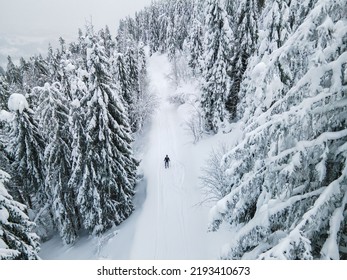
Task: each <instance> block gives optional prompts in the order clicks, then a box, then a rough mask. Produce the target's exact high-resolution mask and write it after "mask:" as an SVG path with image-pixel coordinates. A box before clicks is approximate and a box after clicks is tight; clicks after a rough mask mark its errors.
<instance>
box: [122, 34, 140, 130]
mask: <svg viewBox="0 0 347 280" xmlns="http://www.w3.org/2000/svg"><path fill="white" fill-rule="evenodd" d="M137 53H138V51H137V47H136V46H135V42H134V41H133V42H131V43H129V44H128V47H127V50H126V52H125V54H124V63H125V67H126V73H127V75H126V77H123V79H126V80H127V81H128V88H127V91H128V92H129V96H128V97H127V99H125V101H126V102H127V105H128V106H129V114H128V117H129V120H130V126H131V129H132V131H133V132H135V131H136V130H137V128H138V123H137V121H138V119H136V117H135V114H134V113H135V112H134V111H135V106H136V105H135V104H136V103H137V101H138V98H139V69H138V58H137ZM120 78H121V77H118V79H120ZM122 91H123V92H124V89H123V90H122Z"/></svg>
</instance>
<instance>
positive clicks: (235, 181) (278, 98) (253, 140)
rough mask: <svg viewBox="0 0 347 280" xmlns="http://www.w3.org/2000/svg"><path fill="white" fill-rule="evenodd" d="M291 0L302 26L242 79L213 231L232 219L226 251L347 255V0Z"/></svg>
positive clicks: (231, 255)
mask: <svg viewBox="0 0 347 280" xmlns="http://www.w3.org/2000/svg"><path fill="white" fill-rule="evenodd" d="M295 2H296V1H295ZM293 3H294V2H292V4H291V6H290V9H291V13H295V11H296V12H297V13H298V14H294V15H295V18H298V19H299V21H301V22H302V23H301V25H300V26H298V27H297V28H296V30H295V31H293V34H292V35H290V36H289V37H288V39H287V40H286V41H285V42H283V45H282V46H281V47H279V49H278V50H273V51H272V52H271V54H265V55H264V56H262V57H260V58H258V60H256V59H255V58H254V59H252V60H251V61H252V65H249V67H250V68H249V72H248V71H246V73H247V74H246V75H247V80H249V81H248V82H247V83H243V84H242V85H241V87H242V88H243V87H245V88H244V89H243V90H244V91H245V95H244V96H245V97H244V102H242V103H241V104H242V106H245V107H246V108H247V107H248V108H249V109H244V112H245V113H244V115H243V116H240V117H242V120H243V121H244V122H245V126H244V131H245V136H244V138H243V140H242V141H241V142H240V143H239V144H238V145H237V146H236V147H234V148H233V149H232V150H230V151H229V152H228V153H227V154H226V155H225V156H224V159H223V165H225V166H226V167H227V168H228V169H227V171H226V172H227V174H228V176H229V185H230V187H231V191H230V192H229V193H228V194H227V195H226V196H225V197H224V198H223V199H221V200H220V201H218V202H217V203H216V205H215V206H214V207H213V209H212V210H211V216H212V217H213V218H212V221H211V229H212V230H217V228H218V227H219V225H220V223H222V222H223V221H224V222H227V223H229V224H231V225H234V226H235V227H237V231H236V235H233V236H232V241H231V243H230V244H229V246H228V247H227V248H226V250H225V251H224V253H223V255H222V258H226V259H240V258H243V259H255V258H258V259H339V258H341V259H346V257H347V254H346V228H347V226H346V220H347V219H346V207H347V188H346V186H347V170H346V168H347V145H346V141H347V129H346V127H347V125H346V115H347V114H346V112H347V103H346V91H347V63H346V61H347V45H346V38H347V27H346V24H345V22H346V20H347V17H346V13H345V11H346V10H347V4H346V2H345V1H343V0H339V1H332V0H326V1H310V2H309V3H308V2H305V7H304V8H300V9H296V8H298V6H296V5H294V4H295V3H294V4H293ZM267 4H268V5H273V2H268V3H267ZM293 5H294V6H293ZM302 10H305V11H307V13H306V14H307V16H306V17H305V19H302V18H301V16H300V15H301V12H302ZM265 11H268V12H270V13H272V12H271V8H269V7H267V8H265ZM263 18H268V19H270V20H272V19H271V16H268V17H267V16H263ZM264 26H268V23H265V24H264ZM263 40H268V37H266V38H263ZM276 40H277V38H276V37H273V42H272V44H271V43H270V44H268V43H267V44H266V45H267V46H273V45H274V44H273V43H276ZM255 61H257V62H258V63H256V64H253V62H254V63H255ZM279 65H281V67H279ZM284 65H286V67H285V68H284ZM284 73H285V74H286V76H287V80H286V83H284V82H283V80H281V75H283V74H284ZM253 84H258V86H259V87H258V88H259V90H258V91H257V92H255V93H254V91H253V89H254V87H253V86H250V85H253ZM262 104H264V106H263V107H261V108H257V107H258V106H259V107H260V106H261V105H262Z"/></svg>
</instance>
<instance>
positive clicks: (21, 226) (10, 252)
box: [0, 169, 39, 260]
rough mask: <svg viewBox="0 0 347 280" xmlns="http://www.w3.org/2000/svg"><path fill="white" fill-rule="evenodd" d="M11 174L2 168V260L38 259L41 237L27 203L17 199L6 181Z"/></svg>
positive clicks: (0, 191)
mask: <svg viewBox="0 0 347 280" xmlns="http://www.w3.org/2000/svg"><path fill="white" fill-rule="evenodd" d="M9 179H10V176H9V175H8V174H7V173H6V172H4V171H2V170H1V169H0V260H37V259H38V258H39V257H38V251H39V238H38V236H37V235H36V234H35V233H33V232H32V229H33V226H34V223H32V222H30V221H29V218H28V216H27V215H26V214H25V212H26V207H25V205H23V204H21V203H19V202H17V201H15V200H14V199H13V198H12V196H11V195H10V194H9V193H8V192H7V190H6V188H5V183H7V182H8V181H9Z"/></svg>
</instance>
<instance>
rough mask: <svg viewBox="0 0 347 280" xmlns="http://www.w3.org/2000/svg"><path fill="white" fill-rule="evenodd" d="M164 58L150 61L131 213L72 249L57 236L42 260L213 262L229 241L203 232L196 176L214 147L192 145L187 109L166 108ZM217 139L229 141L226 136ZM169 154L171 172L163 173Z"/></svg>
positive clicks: (167, 91) (167, 67) (44, 248)
mask: <svg viewBox="0 0 347 280" xmlns="http://www.w3.org/2000/svg"><path fill="white" fill-rule="evenodd" d="M169 73H170V64H169V62H168V60H167V57H166V56H165V55H157V54H154V55H153V56H152V57H151V58H150V59H149V64H148V74H149V78H150V81H151V89H152V90H153V91H154V92H155V93H156V94H157V96H158V98H159V106H158V108H157V110H156V112H155V114H154V115H153V117H152V122H151V125H150V127H149V130H148V132H147V133H148V134H147V135H146V136H144V138H143V139H144V141H145V142H144V143H145V146H144V148H143V151H142V153H143V156H142V161H141V166H140V168H141V169H142V170H143V174H144V178H143V180H142V181H141V182H140V183H139V185H138V186H137V189H136V195H135V197H134V204H135V211H134V213H133V214H132V215H131V216H130V217H129V218H128V219H127V220H126V221H124V222H123V223H122V224H121V225H119V226H118V227H114V228H112V229H110V230H109V231H107V232H106V233H105V234H104V235H102V236H101V237H89V236H88V235H84V236H82V237H80V238H79V240H78V241H77V243H76V244H74V245H73V246H64V245H63V244H62V241H61V239H60V238H59V237H58V236H56V237H54V238H53V239H51V240H49V241H48V242H45V243H43V244H42V250H41V254H40V256H41V257H42V258H43V259H114V260H116V259H129V260H132V259H137V260H165V259H178V260H185V259H187V260H188V259H218V258H219V255H220V249H221V247H222V245H224V244H225V243H226V242H227V241H228V238H229V236H230V232H228V231H222V230H220V231H218V232H216V233H208V232H207V223H208V221H207V220H208V212H209V207H208V206H205V207H202V206H196V204H198V203H199V202H200V201H202V199H203V198H202V196H201V191H200V190H199V188H198V185H199V182H198V176H199V175H200V169H199V168H201V165H202V163H203V162H204V161H205V160H206V155H208V153H209V150H210V149H211V147H212V146H213V145H214V144H215V141H216V140H214V139H209V140H206V141H201V142H200V143H199V145H193V144H192V139H191V136H190V135H188V134H187V131H186V129H185V128H184V125H183V123H184V120H185V119H186V118H187V116H189V115H190V113H189V106H188V105H187V106H186V107H184V106H180V107H178V106H177V105H174V104H171V103H170V102H169V101H168V97H169V95H170V94H171V93H173V92H174V89H172V88H171V87H170V82H169V79H168V75H169ZM222 137H226V138H221V139H217V140H226V139H228V141H230V135H226V136H222ZM166 154H167V155H169V157H170V159H171V161H170V168H168V169H165V168H164V157H165V155H166Z"/></svg>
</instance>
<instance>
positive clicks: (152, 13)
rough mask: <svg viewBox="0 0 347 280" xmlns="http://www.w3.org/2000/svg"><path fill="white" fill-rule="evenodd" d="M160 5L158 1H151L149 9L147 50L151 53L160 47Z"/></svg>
mask: <svg viewBox="0 0 347 280" xmlns="http://www.w3.org/2000/svg"><path fill="white" fill-rule="evenodd" d="M160 18H161V15H160V7H159V3H158V2H152V4H151V6H150V9H149V23H150V27H149V30H148V33H149V34H148V36H149V50H150V54H153V53H155V52H157V51H158V50H159V47H160V22H159V20H160Z"/></svg>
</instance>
